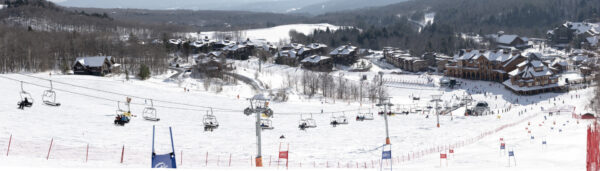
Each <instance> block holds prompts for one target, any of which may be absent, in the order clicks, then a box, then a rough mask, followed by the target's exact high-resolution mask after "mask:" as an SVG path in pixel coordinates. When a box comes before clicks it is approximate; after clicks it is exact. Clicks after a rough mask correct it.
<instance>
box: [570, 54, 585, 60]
mask: <svg viewBox="0 0 600 171" xmlns="http://www.w3.org/2000/svg"><path fill="white" fill-rule="evenodd" d="M587 59H588V56H587V55H577V56H573V57H571V60H573V61H577V62H579V61H584V60H587Z"/></svg>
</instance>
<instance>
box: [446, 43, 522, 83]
mask: <svg viewBox="0 0 600 171" xmlns="http://www.w3.org/2000/svg"><path fill="white" fill-rule="evenodd" d="M525 59H526V58H525V57H524V56H522V55H521V53H519V52H511V51H509V50H486V51H483V50H461V51H460V52H459V53H458V54H457V55H455V56H454V57H453V60H452V61H451V62H448V64H446V71H445V72H444V74H445V75H446V76H451V77H458V78H465V79H472V80H486V81H497V82H503V81H504V80H507V79H508V78H509V77H508V74H507V73H508V72H510V71H512V70H514V69H515V68H516V66H517V64H519V63H521V62H523V61H525Z"/></svg>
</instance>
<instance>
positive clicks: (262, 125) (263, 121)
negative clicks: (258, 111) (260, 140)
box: [260, 118, 274, 130]
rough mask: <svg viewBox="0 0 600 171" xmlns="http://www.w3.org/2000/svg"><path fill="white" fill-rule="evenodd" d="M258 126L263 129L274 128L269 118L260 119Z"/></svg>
mask: <svg viewBox="0 0 600 171" xmlns="http://www.w3.org/2000/svg"><path fill="white" fill-rule="evenodd" d="M260 128H262V129H263V130H265V129H274V127H273V124H272V122H271V119H268V118H267V119H260Z"/></svg>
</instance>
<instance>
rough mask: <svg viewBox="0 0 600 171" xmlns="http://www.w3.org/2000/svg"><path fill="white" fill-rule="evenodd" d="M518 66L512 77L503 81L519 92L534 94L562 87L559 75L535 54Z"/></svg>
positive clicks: (511, 73) (508, 86)
mask: <svg viewBox="0 0 600 171" xmlns="http://www.w3.org/2000/svg"><path fill="white" fill-rule="evenodd" d="M517 67H518V68H517V69H515V70H513V71H511V72H510V73H509V75H510V79H509V80H506V81H504V82H503V83H502V84H504V85H505V86H506V88H508V89H510V90H512V91H513V92H515V93H517V94H523V95H532V94H539V93H545V92H552V91H559V90H561V89H562V88H561V87H562V86H561V85H562V84H560V83H559V79H558V78H559V75H558V74H555V71H553V70H552V68H550V67H548V64H546V63H544V62H542V61H541V59H540V58H539V57H537V56H536V55H535V54H530V55H529V57H528V58H527V60H526V61H523V62H522V63H520V64H518V65H517Z"/></svg>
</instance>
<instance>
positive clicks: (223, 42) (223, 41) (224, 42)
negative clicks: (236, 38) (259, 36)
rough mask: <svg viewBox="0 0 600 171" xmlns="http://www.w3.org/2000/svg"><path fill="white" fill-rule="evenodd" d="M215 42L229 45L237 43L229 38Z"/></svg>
mask: <svg viewBox="0 0 600 171" xmlns="http://www.w3.org/2000/svg"><path fill="white" fill-rule="evenodd" d="M215 44H220V45H225V46H229V45H232V44H235V42H233V41H229V40H219V41H217V42H215Z"/></svg>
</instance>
